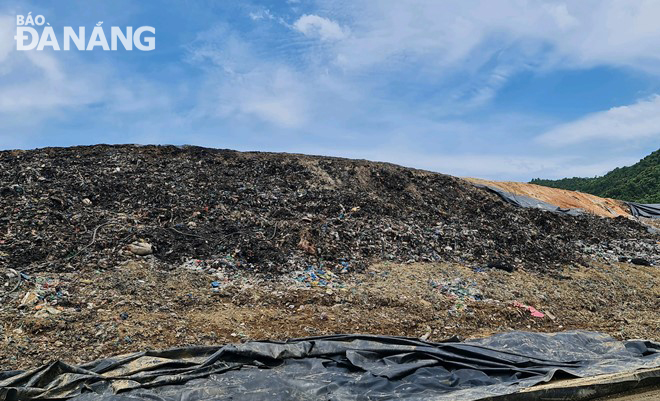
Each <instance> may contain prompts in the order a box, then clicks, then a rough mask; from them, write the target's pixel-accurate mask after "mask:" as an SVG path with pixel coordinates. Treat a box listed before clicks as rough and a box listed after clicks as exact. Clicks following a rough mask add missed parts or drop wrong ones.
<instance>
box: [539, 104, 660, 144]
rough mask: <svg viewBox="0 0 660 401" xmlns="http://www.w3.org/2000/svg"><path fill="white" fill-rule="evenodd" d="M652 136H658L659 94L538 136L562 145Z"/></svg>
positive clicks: (621, 140)
mask: <svg viewBox="0 0 660 401" xmlns="http://www.w3.org/2000/svg"><path fill="white" fill-rule="evenodd" d="M651 138H657V139H660V96H659V95H654V96H653V97H651V98H648V99H644V100H640V101H638V102H637V103H634V104H631V105H628V106H619V107H613V108H611V109H609V110H605V111H600V112H597V113H592V114H589V115H587V116H585V117H582V118H580V119H578V120H575V121H572V122H569V123H565V124H561V125H559V126H557V127H555V128H553V129H551V130H550V131H548V132H546V133H544V134H543V135H541V136H540V137H539V138H538V141H539V142H541V143H543V144H546V145H554V146H562V145H572V144H577V143H581V142H586V141H597V140H605V141H618V142H627V141H631V140H638V139H651Z"/></svg>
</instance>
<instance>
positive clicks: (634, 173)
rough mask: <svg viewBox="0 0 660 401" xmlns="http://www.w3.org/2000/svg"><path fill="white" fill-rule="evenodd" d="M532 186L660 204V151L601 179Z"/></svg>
mask: <svg viewBox="0 0 660 401" xmlns="http://www.w3.org/2000/svg"><path fill="white" fill-rule="evenodd" d="M531 183H532V184H538V185H544V186H546V187H552V188H561V189H570V190H574V191H580V192H585V193H588V194H593V195H598V196H602V197H606V198H614V199H621V200H626V201H631V202H639V203H660V149H659V150H656V151H655V152H653V153H651V154H650V155H648V156H646V157H645V158H643V159H642V160H640V161H639V162H638V163H636V164H634V165H632V166H629V167H620V168H615V169H614V170H612V171H610V172H609V173H607V174H605V175H604V176H602V177H594V178H579V177H573V178H563V179H561V180H542V179H540V178H535V179H533V180H532V181H531Z"/></svg>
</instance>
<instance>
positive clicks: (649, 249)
mask: <svg viewBox="0 0 660 401" xmlns="http://www.w3.org/2000/svg"><path fill="white" fill-rule="evenodd" d="M0 167H1V169H0V194H1V195H2V196H1V197H0V208H1V210H2V213H1V215H2V217H0V231H1V232H2V238H1V239H0V267H11V268H13V269H15V270H17V271H28V272H29V271H35V270H38V271H76V270H77V269H81V268H84V267H85V266H93V267H94V268H96V269H103V268H105V267H108V266H114V265H116V264H117V263H118V262H121V261H123V260H126V259H127V258H131V257H141V256H145V255H150V254H153V257H154V258H155V259H156V260H158V261H159V262H162V263H163V264H165V265H169V266H172V267H176V266H181V265H182V264H184V263H186V262H187V261H190V260H191V259H203V260H215V261H217V263H218V264H220V265H222V266H225V267H231V268H239V269H243V270H250V271H258V272H262V273H282V272H287V271H293V270H300V269H304V268H308V267H309V266H316V267H323V268H324V269H327V270H330V271H335V272H339V271H347V270H350V271H354V270H355V271H359V270H361V269H363V268H364V267H365V266H367V265H368V264H369V263H372V262H375V261H383V260H390V261H396V262H411V261H422V262H434V261H450V262H458V263H469V264H475V265H484V266H485V265H488V264H490V265H492V266H505V267H506V268H507V269H513V268H518V267H524V268H526V269H534V270H537V271H552V270H553V267H557V266H560V265H564V264H585V263H588V260H587V259H586V258H587V257H589V256H594V255H595V256H603V257H605V258H611V259H618V258H624V259H625V258H627V259H626V260H633V259H635V260H636V259H643V260H644V261H648V262H649V263H656V260H655V259H654V258H657V257H658V256H657V244H658V242H657V241H658V238H659V237H658V234H657V233H654V232H652V231H651V230H649V229H648V228H647V227H645V226H643V225H641V224H639V223H638V222H636V221H634V220H632V219H628V218H623V217H619V218H615V219H609V218H600V217H597V216H593V215H582V216H563V215H558V214H555V213H549V212H543V211H540V210H533V209H521V208H516V207H514V206H512V205H508V204H505V203H504V202H503V201H502V200H500V199H499V198H498V197H497V196H495V195H494V194H491V193H489V192H487V191H485V190H482V189H479V188H476V187H474V186H473V185H472V184H470V183H468V182H466V181H463V180H461V179H458V178H455V177H451V176H448V175H443V174H438V173H432V172H428V171H421V170H415V169H411V168H405V167H400V166H396V165H392V164H386V163H376V162H369V161H363V160H347V159H340V158H331V157H316V156H305V155H293V154H271V153H242V152H236V151H231V150H219V149H208V148H201V147H194V146H185V147H176V146H134V145H120V146H109V145H97V146H85V147H71V148H44V149H37V150H28V151H22V150H14V151H3V152H0ZM136 255H138V256H136Z"/></svg>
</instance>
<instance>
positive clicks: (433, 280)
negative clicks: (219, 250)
mask: <svg viewBox="0 0 660 401" xmlns="http://www.w3.org/2000/svg"><path fill="white" fill-rule="evenodd" d="M163 266H165V265H162V264H160V263H159V262H158V260H157V259H155V258H153V257H151V256H148V257H146V258H140V257H135V258H134V259H133V260H130V261H128V262H126V263H124V264H123V265H120V266H118V267H116V268H114V269H106V270H100V269H98V270H96V269H93V268H90V269H85V270H82V271H79V272H76V273H67V272H62V273H56V272H50V273H43V274H33V275H32V276H31V277H30V278H29V280H24V281H23V282H22V284H21V286H20V287H19V288H18V289H17V290H16V291H14V292H12V293H10V294H9V295H6V296H4V299H3V300H2V301H1V302H0V322H1V323H0V370H11V369H27V368H32V367H36V366H40V365H42V364H44V363H47V362H49V361H52V360H58V359H59V360H64V361H66V362H71V363H82V362H86V361H90V360H93V359H96V358H102V357H108V356H111V355H117V354H121V353H125V352H132V351H138V350H145V349H163V348H168V347H174V346H184V345H192V344H223V343H228V342H239V341H246V340H254V339H280V340H282V339H287V338H296V337H305V336H314V335H324V334H334V333H369V334H387V335H401V336H413V337H424V338H427V339H429V340H432V341H434V340H443V339H446V338H448V337H451V336H454V335H458V336H460V337H462V338H472V337H481V336H487V335H490V334H492V333H496V332H505V331H509V330H528V331H545V332H556V331H562V330H570V329H588V330H594V331H602V332H605V333H609V334H611V335H613V336H614V337H616V338H618V339H629V338H647V339H652V340H659V339H660V316H659V315H658V313H657V311H658V310H659V308H660V301H659V300H660V270H659V269H658V268H657V267H644V266H633V265H628V264H612V265H595V266H592V267H590V268H587V267H579V268H578V267H575V268H566V269H564V271H563V272H561V274H555V275H553V276H552V277H550V276H548V275H544V274H542V273H539V272H534V271H525V270H517V271H515V272H513V273H508V272H505V271H502V270H497V269H472V268H468V267H464V266H460V265H454V264H446V263H427V264H420V263H412V264H393V263H382V264H377V265H373V266H371V267H369V268H368V269H367V270H366V271H365V272H363V273H347V274H338V275H332V276H327V277H326V278H327V282H322V284H323V285H325V286H321V285H318V284H317V283H316V281H313V282H311V284H310V280H304V279H300V276H295V275H285V276H275V277H269V276H256V275H254V274H250V275H248V274H246V273H245V272H238V271H237V272H233V273H232V272H224V273H221V272H216V273H213V274H209V273H208V272H206V271H194V270H189V269H186V268H176V269H171V268H169V269H168V268H165V267H163ZM299 274H300V273H299ZM219 277H220V278H219ZM308 285H309V286H308ZM214 287H215V288H214ZM30 294H38V295H39V298H38V299H33V298H31V297H33V296H32V295H30ZM516 301H517V303H516V304H514V302H516ZM516 305H517V306H516ZM524 306H532V307H533V308H535V310H536V311H537V312H540V313H541V314H543V317H535V316H532V313H531V311H530V310H529V309H526V308H525V307H524Z"/></svg>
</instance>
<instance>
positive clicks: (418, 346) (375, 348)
mask: <svg viewBox="0 0 660 401" xmlns="http://www.w3.org/2000/svg"><path fill="white" fill-rule="evenodd" d="M659 366H660V343H656V342H651V341H643V340H634V341H625V342H621V341H616V340H614V339H613V338H611V337H609V336H607V335H604V334H599V333H592V332H583V331H571V332H564V333H557V334H542V333H526V332H510V333H505V334H499V335H495V336H492V337H489V338H485V339H479V340H471V341H466V342H445V343H430V342H425V341H420V340H416V339H410V338H402V337H385V336H359V335H336V336H328V337H310V338H303V339H296V340H290V341H288V342H270V341H260V342H248V343H245V344H235V345H226V346H222V347H189V348H176V349H171V350H166V351H147V352H139V353H134V354H130V355H124V356H119V357H115V358H109V359H103V360H98V361H95V362H91V363H87V364H84V365H80V366H72V365H68V364H65V363H63V362H54V363H51V364H49V365H46V366H42V367H40V368H38V369H34V370H31V371H26V372H16V371H15V372H4V373H0V400H42V399H67V398H72V399H74V400H77V401H83V400H103V401H110V400H117V401H119V400H121V401H128V400H181V401H183V400H255V401H256V400H264V401H265V400H269V401H270V400H337V401H341V400H355V401H358V400H481V399H487V398H491V397H495V396H502V395H506V394H512V393H517V392H518V391H519V390H521V389H523V388H526V387H529V386H533V385H535V384H538V383H541V382H546V381H549V380H551V379H553V378H558V377H559V378H570V377H587V376H594V375H599V374H607V373H618V372H630V371H634V370H637V369H642V368H656V367H659Z"/></svg>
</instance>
